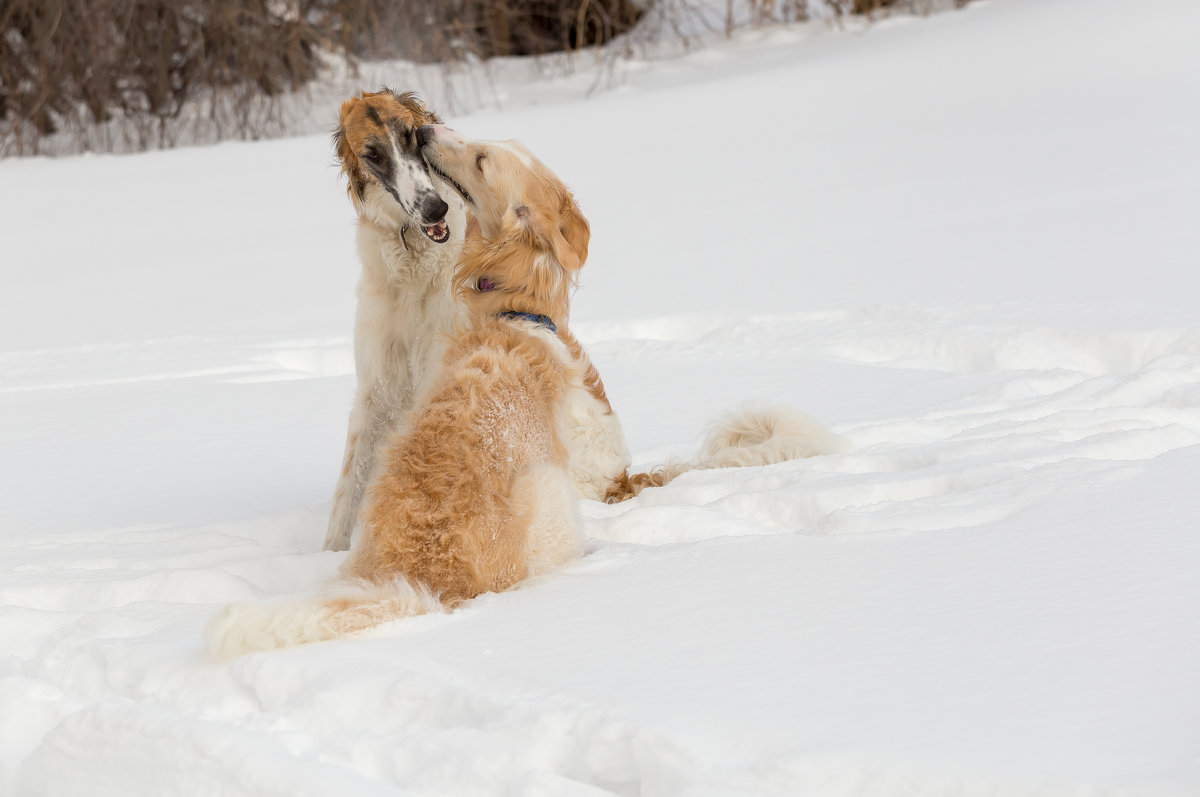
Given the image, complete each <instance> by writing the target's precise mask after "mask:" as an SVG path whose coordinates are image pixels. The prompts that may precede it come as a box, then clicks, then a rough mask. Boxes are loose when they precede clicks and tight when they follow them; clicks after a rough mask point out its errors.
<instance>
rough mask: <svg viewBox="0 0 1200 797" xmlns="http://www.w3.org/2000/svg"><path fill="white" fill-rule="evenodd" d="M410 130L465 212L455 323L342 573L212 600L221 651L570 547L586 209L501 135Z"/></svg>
mask: <svg viewBox="0 0 1200 797" xmlns="http://www.w3.org/2000/svg"><path fill="white" fill-rule="evenodd" d="M421 141H422V143H423V150H424V153H425V155H426V158H427V159H428V161H429V163H430V164H431V165H432V166H433V167H434V168H435V170H436V171H437V172H438V173H439V174H440V175H441V176H442V177H443V178H444V179H445V180H447V181H448V182H450V183H451V184H452V185H453V186H454V187H455V189H456V190H457V191H458V192H459V193H460V194H461V195H462V196H463V198H464V199H465V200H466V201H467V203H468V204H469V205H470V207H471V210H472V211H473V214H474V218H475V220H474V221H473V222H472V224H471V226H470V227H469V228H468V232H467V240H466V243H465V246H464V249H463V253H462V259H461V262H460V264H459V266H458V269H457V275H456V278H455V282H456V285H457V287H458V293H459V295H460V297H461V301H462V303H463V305H464V308H465V311H466V322H467V323H465V324H464V325H463V326H462V327H461V328H460V329H459V331H458V332H457V333H456V334H455V335H454V337H453V339H452V340H450V341H449V344H448V349H447V351H446V353H445V356H444V360H443V364H442V367H441V369H440V371H439V372H438V373H437V375H436V376H435V377H434V378H433V381H432V382H431V384H430V386H429V389H428V390H427V391H426V392H425V397H424V398H423V400H422V402H421V404H420V406H419V407H417V408H416V409H415V410H414V411H413V412H412V413H411V414H410V415H409V417H408V420H407V422H405V423H403V424H402V429H401V430H399V431H397V432H395V433H394V435H393V437H392V439H391V440H390V441H389V442H388V444H387V445H385V446H384V448H383V449H382V451H381V455H380V456H381V462H380V467H379V471H378V474H377V476H376V478H375V480H374V483H373V485H372V487H371V489H370V493H369V496H368V499H367V505H366V508H365V511H364V516H363V528H362V532H361V533H362V537H361V539H360V540H359V541H358V542H357V543H356V545H355V547H354V550H353V551H352V552H351V554H350V557H349V559H347V561H346V563H345V564H344V565H343V568H342V574H343V577H342V579H341V580H340V581H339V582H338V583H337V584H335V585H333V586H332V588H330V589H328V590H327V591H326V592H325V593H324V594H322V595H319V596H315V597H312V598H306V599H302V600H299V601H293V602H290V603H275V604H240V605H231V606H228V607H226V608H225V609H224V610H222V611H221V612H220V613H219V614H218V615H217V616H216V617H214V618H213V620H212V622H211V623H210V624H209V628H208V631H207V636H208V640H209V645H210V648H211V649H212V650H213V652H214V653H215V654H216V655H218V656H231V655H237V654H240V653H245V652H249V651H254V650H265V649H271V648H277V647H285V646H289V645H295V644H300V643H304V642H312V641H317V640H323V639H332V638H336V637H340V636H344V635H346V634H350V633H353V632H355V631H359V630H362V629H365V628H368V627H371V626H373V625H377V624H379V623H381V622H384V621H387V620H390V619H394V618H397V617H402V616H408V615H414V614H422V613H426V612H430V611H441V610H442V609H444V608H445V609H450V608H454V607H456V606H458V605H459V604H461V603H462V602H464V601H467V600H469V599H471V598H474V597H475V596H477V595H479V594H481V593H483V592H490V591H499V590H504V589H507V588H509V587H511V586H513V585H514V584H516V583H518V582H519V581H521V580H523V579H525V578H527V577H528V576H530V575H534V574H536V573H539V572H542V571H544V570H546V569H548V568H551V567H553V566H555V565H558V564H561V563H563V562H565V561H567V560H569V559H571V558H572V557H574V556H576V555H578V552H579V549H580V541H581V536H580V531H579V521H578V517H577V506H578V500H579V491H578V489H577V485H578V482H579V478H580V477H579V475H578V473H580V472H583V471H586V470H587V469H588V468H589V467H591V466H592V465H594V464H595V457H596V454H595V452H594V451H592V450H591V446H592V445H593V443H594V442H595V441H594V439H593V438H591V437H589V435H588V434H584V435H582V436H581V435H580V434H579V432H578V428H577V427H579V426H580V420H581V419H583V420H584V421H585V424H584V425H587V424H589V423H591V422H592V421H593V420H594V417H593V414H594V413H595V412H597V411H599V410H597V409H594V408H593V407H594V406H599V405H600V403H601V401H600V398H598V397H597V383H598V380H597V378H596V375H595V370H594V369H592V368H591V366H590V364H589V363H588V361H587V360H586V358H584V357H582V356H581V350H580V349H579V348H578V345H577V344H574V343H573V341H574V339H573V338H572V337H570V333H569V332H568V331H567V328H566V323H567V316H568V301H569V297H570V292H571V289H572V288H573V287H574V284H575V277H576V274H577V273H578V271H579V269H580V268H581V267H582V266H583V264H584V261H585V259H586V257H587V246H588V238H589V235H590V232H589V229H588V224H587V221H586V220H585V219H584V217H583V215H582V214H581V213H580V212H579V209H578V207H577V206H576V204H575V201H574V198H573V197H572V196H571V193H570V192H569V191H568V190H567V188H566V187H565V186H564V185H563V184H562V183H561V182H560V181H559V180H558V178H557V177H555V175H554V174H553V173H552V172H551V171H550V170H549V169H548V168H546V167H545V166H544V165H543V164H542V163H540V162H539V161H538V160H537V159H536V158H534V157H533V156H532V155H530V154H529V153H528V152H527V151H526V150H525V149H524V148H523V147H521V146H520V145H519V144H516V143H515V142H506V143H489V142H478V141H468V140H467V139H464V138H462V137H461V136H459V135H458V134H455V133H453V132H452V131H449V130H447V129H445V128H442V127H424V128H422V129H421ZM599 395H600V397H602V395H603V393H602V390H601V391H600V394H599ZM617 433H618V438H619V429H618V430H617ZM620 445H621V446H623V445H624V444H623V441H622V442H621V443H620ZM585 461H586V462H588V463H591V464H589V465H584V466H581V467H580V466H579V463H581V462H585ZM614 467H615V465H614ZM622 470H623V466H622Z"/></svg>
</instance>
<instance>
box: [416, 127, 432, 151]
mask: <svg viewBox="0 0 1200 797" xmlns="http://www.w3.org/2000/svg"><path fill="white" fill-rule="evenodd" d="M430 141H433V125H421V126H420V127H418V128H417V145H418V146H422V147H423V146H425V145H426V144H428V143H429V142H430Z"/></svg>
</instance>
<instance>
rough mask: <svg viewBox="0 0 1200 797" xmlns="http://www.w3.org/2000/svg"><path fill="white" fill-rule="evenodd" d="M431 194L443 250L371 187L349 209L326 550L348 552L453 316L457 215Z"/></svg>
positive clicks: (455, 204) (458, 208)
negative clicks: (353, 233) (349, 381)
mask: <svg viewBox="0 0 1200 797" xmlns="http://www.w3.org/2000/svg"><path fill="white" fill-rule="evenodd" d="M439 194H440V195H441V196H442V197H443V198H445V199H446V200H447V202H448V204H449V206H450V209H449V210H448V211H447V213H446V223H447V224H449V225H450V239H449V240H448V241H446V242H445V243H443V244H437V243H434V242H433V241H430V240H429V239H428V238H427V237H426V236H425V234H424V233H422V232H421V231H420V229H419V227H418V226H417V225H416V224H415V223H414V222H413V221H412V220H411V219H409V218H408V216H407V215H406V214H405V213H404V211H403V210H401V208H400V206H399V205H397V204H396V202H395V201H394V200H393V199H392V197H391V195H390V194H388V193H387V192H386V191H385V190H384V189H382V188H380V187H379V186H377V185H374V184H368V186H367V188H366V192H365V197H364V201H362V202H356V203H355V204H356V206H357V209H358V211H359V221H358V254H359V258H360V259H361V260H362V266H363V270H362V278H361V279H360V280H359V283H358V312H357V316H356V319H355V324H354V362H355V370H356V372H357V374H358V388H357V390H356V392H355V397H354V407H353V409H352V410H351V412H350V424H349V430H348V432H347V435H346V454H345V457H344V460H343V466H342V475H341V477H340V478H339V480H338V485H337V490H336V491H335V493H334V502H333V509H332V511H331V512H330V516H329V528H328V530H327V532H326V535H325V549H326V550H331V551H344V550H346V549H347V548H349V547H350V540H351V537H352V535H353V533H354V529H355V526H356V525H357V521H358V514H359V509H360V508H361V506H362V501H363V496H364V494H365V492H366V488H367V485H368V484H369V483H370V479H371V476H372V474H373V471H374V468H375V462H376V459H377V454H378V450H379V446H380V445H381V444H382V443H383V442H384V441H386V440H387V439H388V438H389V436H390V435H391V434H392V433H393V432H395V431H396V430H397V429H399V428H400V426H401V423H402V422H403V420H404V417H405V415H406V414H407V413H408V412H409V411H410V410H411V409H412V408H413V407H414V406H416V403H417V399H418V397H419V396H420V393H421V390H422V389H423V388H424V387H425V385H426V383H427V382H428V381H429V377H430V375H431V373H432V372H433V371H434V370H435V369H436V368H437V367H438V364H439V363H440V361H441V355H442V352H443V351H444V348H445V335H444V334H443V333H445V332H449V331H450V330H451V328H452V327H453V326H454V324H455V322H456V321H457V320H458V319H459V317H460V313H461V308H460V306H459V305H458V303H457V302H455V298H454V289H453V286H452V284H451V282H452V278H453V276H454V266H455V264H456V262H457V260H458V255H459V253H460V252H461V251H462V242H463V234H464V231H465V228H466V212H465V209H464V207H463V204H462V202H461V200H459V199H458V198H457V197H456V196H455V195H454V192H453V191H452V190H451V189H444V190H440V191H439ZM405 227H408V230H407V232H405V231H404V230H405Z"/></svg>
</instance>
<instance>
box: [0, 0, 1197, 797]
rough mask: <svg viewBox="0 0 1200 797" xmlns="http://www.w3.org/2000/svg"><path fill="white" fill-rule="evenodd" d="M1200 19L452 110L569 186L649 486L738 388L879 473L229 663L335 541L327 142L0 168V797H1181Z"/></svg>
mask: <svg viewBox="0 0 1200 797" xmlns="http://www.w3.org/2000/svg"><path fill="white" fill-rule="evenodd" d="M1197 30H1200V8H1197V7H1196V6H1195V4H1189V3H1180V2H1177V1H1176V0H1144V2H1142V3H1139V4H1130V3H1128V2H1125V0H991V2H986V3H980V4H977V5H972V6H970V7H968V8H967V9H966V10H964V11H961V12H955V13H950V14H944V15H940V16H935V17H932V18H929V19H923V20H903V19H902V20H894V21H890V22H886V23H883V24H879V25H877V26H874V27H873V28H871V29H870V30H868V31H866V32H864V33H854V32H837V31H833V32H826V33H814V32H813V31H809V30H803V29H796V30H781V29H775V30H767V31H762V32H750V33H745V34H742V35H740V36H738V37H737V38H735V40H733V41H732V42H729V43H727V44H723V45H719V46H717V45H714V46H712V47H710V48H707V49H704V50H702V51H699V52H696V53H694V54H692V55H690V56H688V57H686V58H683V59H679V60H670V61H658V62H645V63H635V64H632V65H630V66H629V67H628V71H627V73H626V74H625V76H624V83H623V85H622V86H621V87H620V88H617V89H615V90H612V91H608V92H605V93H602V94H599V95H596V96H593V97H592V98H591V99H588V100H586V101H584V100H582V99H579V98H578V94H579V91H578V89H581V88H582V87H584V85H585V84H586V83H587V80H586V75H584V76H581V75H574V76H570V77H559V78H549V79H547V80H546V82H545V83H544V84H542V85H537V86H532V87H531V86H524V87H518V88H519V89H520V91H516V90H515V89H514V92H515V94H519V96H521V97H524V98H526V100H528V99H530V98H535V97H542V98H543V101H542V102H541V103H539V104H536V105H534V104H531V103H529V102H514V103H513V105H512V106H511V107H509V109H508V110H506V111H503V112H499V111H491V112H487V113H478V114H475V115H472V116H469V117H463V118H457V119H454V120H453V123H454V124H455V125H457V126H459V127H461V128H462V129H464V130H466V131H469V132H470V133H471V134H473V135H481V136H499V137H516V138H520V139H522V140H523V141H525V142H526V143H527V144H528V145H529V146H530V147H531V148H532V149H533V150H534V151H536V152H538V153H539V155H541V156H542V157H543V159H544V160H545V161H546V162H547V163H549V164H550V165H551V166H552V167H553V168H555V170H556V171H558V172H559V174H560V175H562V176H563V177H564V178H565V179H566V180H567V181H568V182H569V183H571V184H572V186H573V187H574V188H575V190H576V193H577V195H578V198H579V200H580V202H581V204H582V206H583V207H584V210H585V212H586V213H587V214H588V216H589V218H590V219H591V221H592V225H593V240H592V248H591V257H590V260H589V263H588V265H587V267H586V268H585V270H584V277H585V279H584V286H583V288H582V290H581V291H580V292H579V294H578V295H577V297H576V301H575V313H574V318H573V325H574V326H575V328H576V330H577V332H578V333H579V334H580V337H581V338H582V339H583V340H584V342H585V344H586V345H587V346H588V348H589V351H590V352H591V353H592V355H593V358H594V359H595V361H596V363H597V365H598V366H599V368H600V370H601V373H602V374H603V376H604V378H605V381H606V383H607V386H608V389H609V394H610V396H612V398H613V400H614V404H615V405H616V407H617V410H618V411H619V413H620V414H621V416H622V419H623V421H624V424H625V429H626V433H627V436H628V438H629V441H630V446H631V448H632V449H633V450H634V451H635V452H636V456H637V459H638V461H639V462H641V463H645V464H651V463H655V462H659V461H661V460H663V459H664V458H665V457H667V456H686V455H688V454H689V453H691V452H692V451H694V450H695V448H696V446H697V444H698V435H699V432H700V430H701V428H702V425H703V424H704V422H705V421H706V420H707V419H709V418H711V417H713V416H715V415H716V414H718V413H719V412H720V411H721V410H722V409H724V408H727V407H730V406H733V405H734V404H736V403H737V402H738V401H741V400H743V399H750V398H757V399H762V400H767V401H779V402H786V403H789V404H793V405H796V406H799V407H802V408H804V409H805V410H807V411H809V412H810V413H813V414H815V415H816V416H818V417H819V418H821V419H823V420H824V421H826V422H827V423H828V424H830V425H831V426H832V427H833V428H834V429H835V430H836V431H838V432H840V433H842V434H844V435H845V436H846V437H847V438H849V440H850V441H851V443H852V447H851V450H850V451H848V452H847V453H844V454H839V455H835V456H829V457H824V458H818V459H813V460H806V461H801V462H795V463H787V464H783V465H779V466H775V467H769V468H759V469H746V470H739V471H709V472H700V473H693V474H689V475H687V476H685V477H682V478H681V479H679V480H678V481H677V482H676V483H675V484H672V485H670V486H669V487H666V488H662V489H658V490H651V491H648V492H646V493H644V494H643V495H642V496H641V497H639V498H638V499H636V500H634V501H632V502H629V503H627V504H623V505H619V506H614V507H608V506H603V505H599V504H594V503H587V504H586V505H585V506H584V507H583V512H584V515H585V517H586V519H587V525H586V530H587V533H588V535H589V536H590V538H591V543H590V545H589V554H588V556H586V557H585V558H584V559H583V560H581V561H580V562H578V563H576V564H574V565H572V566H570V567H568V568H566V569H565V570H562V571H560V572H557V573H555V574H552V575H550V576H547V577H545V578H543V579H541V580H540V581H538V582H536V583H531V584H528V585H526V586H525V587H524V588H522V589H519V590H517V591H514V592H511V593H507V594H502V595H494V596H486V597H484V598H482V599H480V600H478V601H476V602H475V603H473V604H472V605H470V606H469V607H467V608H465V609H463V610H461V611H459V612H457V613H455V614H453V615H447V616H437V617H427V618H418V619H415V620H406V621H403V622H399V623H394V624H391V625H389V626H387V627H385V628H381V629H378V630H377V631H375V632H373V633H372V634H370V635H368V636H367V637H364V638H360V639H355V640H348V641H341V642H335V643H327V644H321V645H314V646H310V647H307V648H301V649H296V650H289V651H283V652H278V653H272V654H269V655H257V656H250V657H246V658H244V659H241V660H238V661H236V662H233V663H231V664H217V663H214V662H212V661H211V660H210V659H209V658H208V656H207V655H206V653H205V652H204V651H203V650H202V648H201V645H200V636H201V629H202V627H203V625H204V623H205V622H206V620H207V618H208V617H209V616H210V614H211V613H212V612H213V611H214V609H215V608H216V607H217V606H218V605H220V604H222V603H225V602H227V601H231V600H239V599H248V598H254V597H259V596H271V595H276V594H281V593H284V592H290V591H302V590H305V589H306V588H309V587H310V586H311V585H313V584H314V583H315V582H317V581H318V580H320V579H322V578H325V577H327V576H330V575H332V574H333V573H334V572H335V570H336V568H337V565H338V564H339V562H340V561H341V558H342V556H343V555H341V554H333V553H323V552H321V551H320V546H321V541H322V539H323V534H324V524H325V516H326V512H327V510H328V501H329V498H330V496H331V492H332V488H333V483H334V480H335V477H336V473H337V468H338V465H339V460H340V454H341V446H342V442H343V440H342V435H343V434H344V431H345V419H346V414H347V412H348V410H349V403H350V397H351V391H352V384H353V376H352V371H353V361H352V356H351V345H350V341H349V330H350V328H351V319H352V315H353V286H354V281H355V279H356V274H357V268H358V266H357V262H356V258H355V256H354V254H353V243H352V236H353V231H352V230H353V218H352V213H351V211H350V208H349V204H348V202H347V201H346V199H345V196H344V193H343V189H342V186H341V185H340V184H339V182H338V180H337V176H336V168H335V167H334V166H333V165H332V156H331V153H330V150H329V145H328V141H327V139H326V138H324V137H311V138H299V139H292V140H284V141H277V142H270V143H259V144H225V145H220V146H216V147H210V148H197V149H186V150H178V151H173V152H163V153H151V154H146V155H139V156H122V157H82V158H69V159H60V160H42V159H36V160H17V161H7V162H0V246H2V250H0V252H2V253H0V276H2V279H3V286H4V289H3V291H2V292H0V485H3V499H2V501H0V513H2V514H0V794H12V795H20V797H26V795H30V796H32V795H81V794H87V795H96V796H101V797H102V796H104V795H122V796H123V797H128V796H129V795H155V796H157V795H247V796H251V795H252V796H253V797H262V796H263V795H288V797H295V796H297V795H345V794H358V795H400V794H403V795H430V796H433V795H437V796H443V795H453V796H455V797H457V796H458V795H464V796H470V795H500V794H504V795H521V796H522V797H526V796H527V797H540V796H542V795H545V796H546V797H557V796H558V795H564V796H571V797H573V796H575V795H580V796H581V797H582V796H583V795H603V794H616V795H647V796H653V797H665V796H671V795H687V796H688V797H717V796H718V795H720V796H726V795H733V796H735V797H736V796H738V795H747V796H750V795H755V796H757V795H816V796H817V797H842V796H845V797H851V796H853V797H867V796H869V797H892V796H893V795H901V794H918V795H938V796H939V797H940V796H942V795H945V797H955V796H957V795H967V796H973V795H1060V794H1061V795H1072V796H1073V797H1080V796H1082V795H1089V796H1090V795H1110V794H1121V795H1188V794H1200V579H1198V578H1197V571H1198V568H1200V520H1198V518H1200V490H1198V489H1197V486H1198V483H1200V312H1198V310H1200V298H1198V295H1197V294H1198V292H1200V276H1197V266H1198V265H1200V261H1198V258H1197V255H1196V253H1197V252H1198V251H1200V225H1198V224H1197V221H1196V219H1197V218H1198V216H1200V147H1198V146H1197V142H1198V141H1200V48H1196V47H1195V46H1194V45H1195V32H1196V31H1197ZM417 88H419V87H417ZM573 96H574V97H575V98H574V99H573V98H572V97H573ZM545 98H552V99H551V100H547V99H545ZM335 111H336V109H335V108H334V107H330V108H329V114H330V117H331V119H332V116H333V114H334V113H335Z"/></svg>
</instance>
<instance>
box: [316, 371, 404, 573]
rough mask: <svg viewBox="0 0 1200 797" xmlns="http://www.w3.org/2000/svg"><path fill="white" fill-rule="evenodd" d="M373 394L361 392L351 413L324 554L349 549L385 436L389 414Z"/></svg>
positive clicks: (374, 392) (326, 534)
mask: <svg viewBox="0 0 1200 797" xmlns="http://www.w3.org/2000/svg"><path fill="white" fill-rule="evenodd" d="M376 392H377V391H376V390H374V389H372V390H368V391H364V394H362V395H359V396H358V398H357V400H356V401H355V404H354V409H353V410H352V411H351V412H350V429H349V431H348V432H347V434H346V454H345V456H344V457H343V459H342V472H341V475H340V476H339V477H338V484H337V490H336V491H335V492H334V494H333V510H332V511H331V512H330V513H329V529H328V530H327V531H326V533H325V550H327V551H345V550H347V549H348V548H349V547H350V538H351V537H352V536H353V534H354V527H355V526H356V525H357V523H358V515H359V510H360V509H361V507H362V501H363V496H364V495H365V494H366V491H367V482H368V481H369V480H370V478H371V472H372V470H374V468H375V454H376V450H377V449H378V448H379V442H380V440H381V439H382V438H383V436H384V434H385V433H386V427H387V424H388V419H389V417H390V414H389V413H388V411H387V407H386V406H385V405H384V404H382V403H381V402H379V401H378V400H377V396H376V395H375V394H376Z"/></svg>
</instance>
